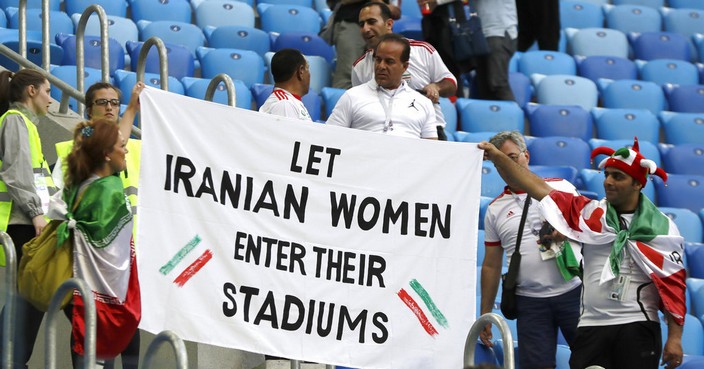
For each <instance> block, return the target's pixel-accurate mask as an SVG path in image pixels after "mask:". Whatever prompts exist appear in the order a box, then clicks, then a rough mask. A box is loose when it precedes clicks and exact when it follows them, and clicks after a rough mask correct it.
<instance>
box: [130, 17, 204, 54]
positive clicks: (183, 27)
mask: <svg viewBox="0 0 704 369" xmlns="http://www.w3.org/2000/svg"><path fill="white" fill-rule="evenodd" d="M137 27H138V28H139V33H140V38H139V40H140V41H146V40H148V39H149V38H151V37H159V38H160V39H161V41H163V42H164V43H166V44H174V45H181V46H183V47H185V48H186V49H188V51H190V52H191V54H192V55H193V58H194V59H195V57H196V49H197V48H199V47H202V46H205V36H204V35H203V31H201V29H200V28H198V26H196V25H195V24H191V23H190V22H189V23H182V22H177V21H155V22H150V21H139V22H137Z"/></svg>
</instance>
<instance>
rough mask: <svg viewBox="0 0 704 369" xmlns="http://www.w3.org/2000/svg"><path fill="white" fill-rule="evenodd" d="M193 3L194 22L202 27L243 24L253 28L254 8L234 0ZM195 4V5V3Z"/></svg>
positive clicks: (209, 0) (211, 0)
mask: <svg viewBox="0 0 704 369" xmlns="http://www.w3.org/2000/svg"><path fill="white" fill-rule="evenodd" d="M192 3H193V5H194V7H193V8H194V14H195V24H196V25H197V26H198V27H200V28H201V29H202V28H205V27H222V26H245V27H251V28H254V21H255V15H254V9H253V8H252V7H251V6H250V5H247V4H246V3H242V2H239V1H234V0H208V1H202V2H200V3H199V4H197V3H196V2H195V1H193V2H192ZM196 4H197V5H196Z"/></svg>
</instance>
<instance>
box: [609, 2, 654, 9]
mask: <svg viewBox="0 0 704 369" xmlns="http://www.w3.org/2000/svg"><path fill="white" fill-rule="evenodd" d="M613 3H614V5H644V6H649V7H651V8H655V9H660V8H662V7H663V6H665V0H613Z"/></svg>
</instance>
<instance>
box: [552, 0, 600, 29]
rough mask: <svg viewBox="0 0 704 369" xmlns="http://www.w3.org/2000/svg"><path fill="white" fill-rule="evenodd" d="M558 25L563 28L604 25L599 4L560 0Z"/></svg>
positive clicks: (598, 26)
mask: <svg viewBox="0 0 704 369" xmlns="http://www.w3.org/2000/svg"><path fill="white" fill-rule="evenodd" d="M560 26H561V27H562V28H563V29H565V28H601V27H604V13H603V12H602V11H601V6H599V5H598V4H595V3H593V2H590V1H571V0H562V1H560Z"/></svg>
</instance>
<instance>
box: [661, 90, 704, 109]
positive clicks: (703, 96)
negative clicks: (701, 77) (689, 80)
mask: <svg viewBox="0 0 704 369" xmlns="http://www.w3.org/2000/svg"><path fill="white" fill-rule="evenodd" d="M664 89H665V94H666V96H667V102H668V104H669V110H670V111H674V112H678V113H704V85H691V86H674V85H665V87H664Z"/></svg>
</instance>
